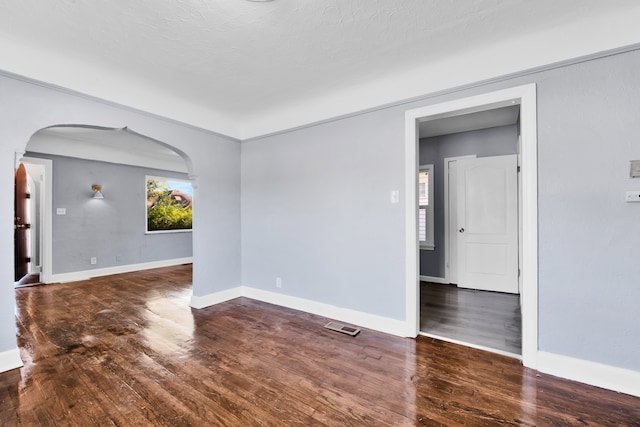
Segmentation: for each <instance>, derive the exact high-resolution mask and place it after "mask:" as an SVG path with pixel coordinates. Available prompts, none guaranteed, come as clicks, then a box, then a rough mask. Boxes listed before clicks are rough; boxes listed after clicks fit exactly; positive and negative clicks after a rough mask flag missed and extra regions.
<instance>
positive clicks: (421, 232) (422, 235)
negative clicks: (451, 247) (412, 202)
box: [418, 207, 427, 242]
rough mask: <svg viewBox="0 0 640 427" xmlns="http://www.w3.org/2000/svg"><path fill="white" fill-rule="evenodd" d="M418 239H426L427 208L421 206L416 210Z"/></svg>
mask: <svg viewBox="0 0 640 427" xmlns="http://www.w3.org/2000/svg"><path fill="white" fill-rule="evenodd" d="M418 240H420V241H421V242H425V241H426V240H427V209H426V208H422V207H421V208H420V209H419V210H418Z"/></svg>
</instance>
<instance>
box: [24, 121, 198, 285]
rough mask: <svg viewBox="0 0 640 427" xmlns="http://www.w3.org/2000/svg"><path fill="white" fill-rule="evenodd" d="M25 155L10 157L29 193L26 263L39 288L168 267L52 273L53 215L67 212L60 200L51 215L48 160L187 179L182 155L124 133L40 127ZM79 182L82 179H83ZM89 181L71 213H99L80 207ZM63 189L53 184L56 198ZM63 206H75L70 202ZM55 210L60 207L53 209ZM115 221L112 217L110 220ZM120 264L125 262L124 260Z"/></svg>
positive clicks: (149, 265)
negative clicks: (18, 165) (20, 168)
mask: <svg viewBox="0 0 640 427" xmlns="http://www.w3.org/2000/svg"><path fill="white" fill-rule="evenodd" d="M26 153H27V155H26V156H22V157H21V156H20V153H18V154H17V157H16V158H17V161H18V162H20V163H22V164H24V166H25V168H26V171H27V174H28V178H29V181H30V182H31V183H32V185H31V187H30V190H29V193H30V199H29V200H30V201H31V205H32V207H33V209H32V211H33V213H32V214H31V215H30V218H31V229H30V231H31V238H30V239H29V241H28V244H29V251H30V258H31V260H30V261H31V263H30V267H29V272H30V273H36V274H37V275H38V279H39V283H42V284H47V283H56V282H64V281H73V280H81V279H83V278H88V277H93V275H105V274H116V273H118V272H120V271H121V270H127V271H128V270H132V269H145V268H153V267H155V266H157V267H161V266H164V264H166V263H168V262H173V261H174V260H173V259H172V260H171V261H167V262H163V261H160V262H148V263H146V264H141V263H129V264H126V263H124V262H123V263H122V264H123V265H115V264H114V265H108V266H106V267H105V268H102V269H94V270H89V269H87V270H86V271H84V270H83V271H78V272H75V271H74V272H70V273H66V272H62V273H60V272H57V271H55V270H54V266H53V259H54V256H53V255H54V253H53V248H54V232H55V231H56V230H54V215H56V217H58V218H60V217H59V216H60V215H65V213H61V211H62V212H64V211H67V206H66V205H65V204H64V203H63V204H60V201H58V205H57V206H56V209H55V210H54V206H53V205H54V179H53V160H52V159H51V156H53V158H57V159H58V160H59V159H61V158H66V159H74V160H73V161H74V162H76V163H78V164H79V165H80V166H82V165H83V163H82V162H84V161H99V162H101V163H102V164H103V165H107V166H102V168H103V169H111V168H112V169H113V170H118V171H121V170H123V168H130V169H131V170H134V169H141V168H146V169H149V170H152V171H154V172H156V171H166V172H168V173H169V174H172V175H171V176H173V175H175V176H179V174H185V175H187V176H189V177H190V176H192V174H191V173H190V172H191V171H190V168H191V162H190V160H189V158H188V157H187V156H186V154H185V153H182V152H181V151H180V150H178V149H176V148H174V147H170V146H168V145H166V144H164V143H162V142H159V141H156V140H153V139H151V138H147V137H145V136H143V135H139V134H137V133H135V132H132V131H130V130H128V129H126V128H123V129H106V128H100V127H90V126H63V125H61V126H54V127H49V128H45V129H42V130H40V131H38V132H36V133H35V134H34V135H33V136H32V137H31V139H30V140H29V143H28V144H27V147H26ZM76 159H77V160H76ZM67 163H69V160H67ZM110 165H113V166H110ZM118 168H119V169H118ZM177 174H178V175H177ZM104 175H105V176H107V178H108V179H113V178H110V175H114V174H111V173H109V174H107V173H104ZM82 178H84V175H83V176H82ZM58 179H60V178H58ZM91 179H92V178H89V180H91ZM185 181H186V179H185ZM190 181H192V180H190ZM86 182H89V181H86ZM91 182H92V181H91ZM91 182H89V184H86V183H85V182H83V184H84V185H86V187H87V189H86V190H85V191H80V192H79V194H80V196H79V197H78V198H79V199H80V201H79V202H78V203H76V204H77V206H76V210H78V211H79V212H82V209H86V210H87V211H90V210H91V209H93V210H91V214H92V215H94V216H97V215H100V214H102V211H99V210H98V208H94V207H93V205H88V207H87V206H85V205H84V204H83V203H90V202H85V200H84V197H86V194H88V193H89V188H90V184H91ZM103 184H104V183H103ZM65 185H68V183H67V184H60V183H58V190H57V193H58V195H60V193H61V192H64V191H63V190H64V189H65ZM143 185H144V182H143V181H141V182H140V188H143V187H142V186H143ZM112 187H114V188H111V190H113V189H115V186H112ZM120 193H122V191H120V192H119V193H118V195H119V194H120ZM87 200H89V201H92V200H93V199H91V198H90V197H87ZM112 200H116V197H115V194H114V193H113V192H112V193H111V198H110V199H109V202H111V201H112ZM140 200H141V201H140V206H145V201H146V200H145V199H144V196H143V198H141V199H140ZM67 203H75V200H72V201H71V202H67ZM112 204H113V207H112V206H111V204H109V203H105V204H104V207H103V211H105V212H106V211H108V210H109V209H112V210H113V209H115V208H116V207H117V206H119V205H118V204H117V203H115V202H114V203H112ZM127 206H128V205H127ZM60 207H62V208H61V209H59V208H60ZM67 213H68V212H67ZM106 214H108V212H107V213H106ZM106 214H105V215H106ZM110 216H113V215H110ZM116 217H118V216H117V215H116ZM140 218H141V219H142V216H140ZM143 224H144V223H143ZM116 226H118V224H116ZM58 230H59V229H58ZM58 234H60V233H58ZM189 234H191V233H189ZM84 235H86V236H91V235H92V234H91V233H89V234H86V233H85V234H84ZM87 239H89V237H85V238H84V240H87ZM96 241H97V240H96ZM115 257H116V260H115V263H118V262H119V261H120V260H119V259H118V257H119V254H117V255H116V256H115ZM190 259H191V258H190V257H181V258H177V259H176V260H175V262H178V261H180V262H181V263H182V262H183V261H184V262H190ZM122 260H123V261H127V259H126V258H124V257H123V258H122ZM112 264H113V263H112ZM156 264H157V265H156ZM85 276H88V277H85ZM25 284H30V283H25ZM17 285H18V286H20V285H23V284H22V283H19V284H17Z"/></svg>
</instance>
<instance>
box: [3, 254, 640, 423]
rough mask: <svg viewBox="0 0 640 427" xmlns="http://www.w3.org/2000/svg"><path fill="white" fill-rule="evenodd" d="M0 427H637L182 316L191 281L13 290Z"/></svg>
mask: <svg viewBox="0 0 640 427" xmlns="http://www.w3.org/2000/svg"><path fill="white" fill-rule="evenodd" d="M15 293H16V302H17V308H16V314H17V330H18V346H19V348H20V352H21V357H22V360H23V361H24V367H22V368H21V369H15V370H12V371H9V372H5V373H2V374H0V426H3V427H10V426H29V427H31V426H82V427H85V426H120V427H124V426H154V427H156V426H172V427H179V426H198V427H199V426H242V427H246V426H278V427H280V426H285V427H286V426H415V425H420V426H506V425H510V426H513V425H519V426H535V425H537V426H543V425H544V426H572V425H581V426H584V425H619V426H622V425H624V426H630V425H638V424H637V423H638V420H639V419H640V399H639V398H635V397H631V396H627V395H623V394H619V393H615V392H612V391H607V390H602V389H598V388H596V387H590V386H587V385H584V384H579V383H575V382H572V381H566V380H562V379H559V378H556V377H553V376H550V375H544V374H539V373H538V372H536V371H533V370H530V369H526V368H523V367H522V365H521V364H520V362H519V361H518V360H516V359H514V358H510V357H505V356H501V355H497V354H493V353H488V352H485V351H480V350H476V349H472V348H468V347H463V346H459V345H455V344H451V343H447V342H443V341H439V340H434V339H431V338H427V337H419V338H418V339H415V340H414V339H409V338H400V337H395V336H391V335H387V334H383V333H380V332H375V331H372V330H369V329H364V328H363V329H362V331H361V332H360V334H359V335H358V336H356V337H350V336H348V335H345V334H341V333H338V332H333V331H330V330H328V329H325V328H324V327H323V326H324V325H325V324H326V323H327V321H328V319H326V318H323V317H320V316H315V315H311V314H308V313H303V312H300V311H296V310H291V309H287V308H282V307H278V306H275V305H271V304H266V303H262V302H258V301H255V300H251V299H247V298H236V299H233V300H231V301H227V302H224V303H221V304H218V305H215V306H212V307H209V308H205V309H201V310H195V309H191V308H190V307H189V299H190V297H191V266H178V267H171V268H162V269H156V270H147V271H142V272H136V273H127V274H119V275H114V276H108V277H100V278H95V279H91V280H86V281H82V282H75V283H64V284H55V285H42V286H34V287H28V288H21V289H17V290H16V291H15Z"/></svg>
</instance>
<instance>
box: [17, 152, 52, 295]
mask: <svg viewBox="0 0 640 427" xmlns="http://www.w3.org/2000/svg"><path fill="white" fill-rule="evenodd" d="M20 161H21V162H23V163H27V164H34V165H41V166H42V167H43V168H44V177H43V186H42V187H41V188H40V195H39V197H40V224H39V227H38V228H39V233H40V265H41V266H42V271H41V272H40V281H41V282H42V283H52V280H51V276H52V274H53V273H52V269H53V242H52V230H53V198H52V194H53V161H52V160H51V159H40V158H37V157H22V158H21V159H20Z"/></svg>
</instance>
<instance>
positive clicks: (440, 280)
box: [420, 276, 449, 285]
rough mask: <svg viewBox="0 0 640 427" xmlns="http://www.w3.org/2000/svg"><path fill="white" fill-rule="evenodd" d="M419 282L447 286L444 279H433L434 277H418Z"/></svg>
mask: <svg viewBox="0 0 640 427" xmlns="http://www.w3.org/2000/svg"><path fill="white" fill-rule="evenodd" d="M420 281H421V282H431V283H441V284H443V285H447V284H449V282H448V281H447V279H446V278H444V277H434V276H420Z"/></svg>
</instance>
